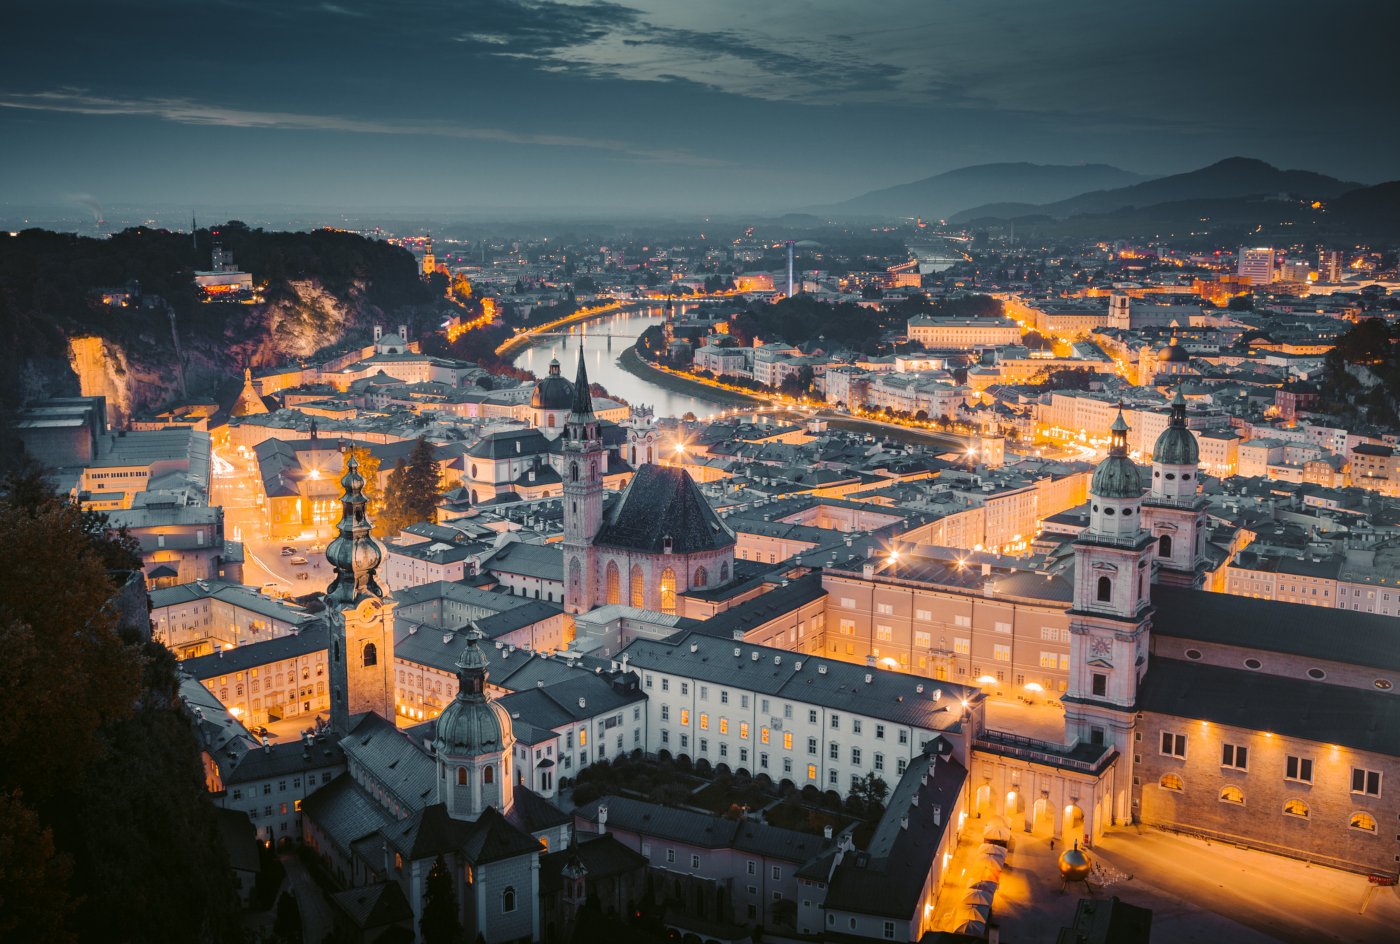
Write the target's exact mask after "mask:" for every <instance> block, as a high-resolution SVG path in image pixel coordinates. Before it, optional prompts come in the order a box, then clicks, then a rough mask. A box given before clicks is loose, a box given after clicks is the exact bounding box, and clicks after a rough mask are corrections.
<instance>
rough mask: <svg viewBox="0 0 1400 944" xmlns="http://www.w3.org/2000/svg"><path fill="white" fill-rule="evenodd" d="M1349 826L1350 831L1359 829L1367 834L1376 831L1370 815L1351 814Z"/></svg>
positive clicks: (1373, 820) (1374, 820)
mask: <svg viewBox="0 0 1400 944" xmlns="http://www.w3.org/2000/svg"><path fill="white" fill-rule="evenodd" d="M1349 825H1350V826H1351V828H1352V829H1361V830H1365V831H1366V832H1368V833H1373V832H1375V831H1376V818H1375V817H1374V816H1372V815H1371V814H1370V813H1352V814H1351V823H1350V824H1349Z"/></svg>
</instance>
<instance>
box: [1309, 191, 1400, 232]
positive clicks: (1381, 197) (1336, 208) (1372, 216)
mask: <svg viewBox="0 0 1400 944" xmlns="http://www.w3.org/2000/svg"><path fill="white" fill-rule="evenodd" d="M1327 212H1328V214H1329V215H1331V216H1333V217H1335V218H1336V219H1337V220H1338V221H1339V222H1341V223H1343V224H1345V225H1349V226H1353V227H1356V228H1357V229H1358V231H1361V232H1367V233H1388V234H1394V233H1396V232H1397V231H1400V180H1391V181H1387V182H1386V183H1383V184H1376V185H1375V186H1374V187H1361V188H1360V189H1357V190H1352V191H1349V192H1347V193H1344V194H1342V195H1341V196H1340V197H1338V198H1337V199H1336V200H1333V201H1332V202H1331V203H1329V204H1328V205H1327Z"/></svg>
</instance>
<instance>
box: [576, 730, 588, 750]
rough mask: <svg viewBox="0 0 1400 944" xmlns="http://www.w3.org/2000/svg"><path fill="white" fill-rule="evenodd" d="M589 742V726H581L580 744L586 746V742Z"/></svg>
mask: <svg viewBox="0 0 1400 944" xmlns="http://www.w3.org/2000/svg"><path fill="white" fill-rule="evenodd" d="M587 743H588V729H587V728H579V729H578V746H579V747H583V746H584V745H585V744H587Z"/></svg>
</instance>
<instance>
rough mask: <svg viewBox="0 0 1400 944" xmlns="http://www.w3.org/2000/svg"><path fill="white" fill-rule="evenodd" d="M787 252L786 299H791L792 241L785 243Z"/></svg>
mask: <svg viewBox="0 0 1400 944" xmlns="http://www.w3.org/2000/svg"><path fill="white" fill-rule="evenodd" d="M787 251H788V291H787V293H788V298H791V297H792V240H791V239H789V240H788V241H787Z"/></svg>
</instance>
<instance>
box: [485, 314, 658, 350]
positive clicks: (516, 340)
mask: <svg viewBox="0 0 1400 944" xmlns="http://www.w3.org/2000/svg"><path fill="white" fill-rule="evenodd" d="M655 305H656V302H654V301H636V302H614V303H612V304H610V305H601V306H599V307H597V308H580V309H579V310H578V311H576V312H574V313H573V314H572V315H569V316H567V317H565V318H558V319H556V320H554V321H551V322H549V323H547V324H542V325H535V327H533V328H529V329H527V330H525V331H522V332H520V333H519V334H517V335H515V336H514V337H511V338H507V339H506V340H505V341H502V342H501V344H500V346H499V347H497V348H496V356H497V357H512V358H513V357H514V355H515V354H518V353H519V352H520V351H523V350H525V348H527V347H529V346H530V345H531V344H533V343H534V342H535V341H537V340H539V336H540V335H541V334H543V333H544V332H546V331H557V330H559V329H560V328H568V327H572V326H573V325H576V324H583V323H584V322H585V321H592V320H593V319H595V318H606V317H608V316H610V315H617V314H622V313H624V312H629V311H634V310H640V309H642V308H652V307H655Z"/></svg>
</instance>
